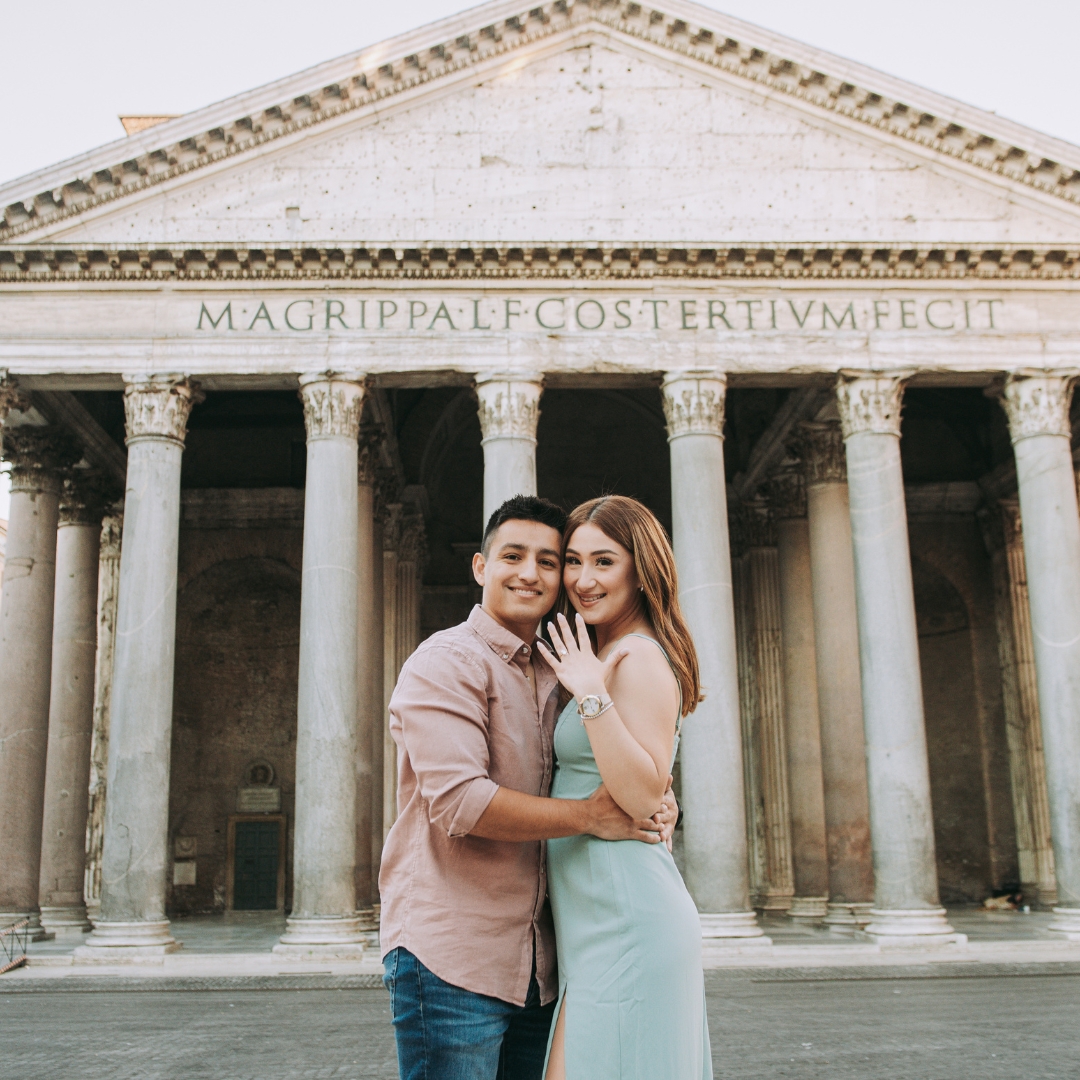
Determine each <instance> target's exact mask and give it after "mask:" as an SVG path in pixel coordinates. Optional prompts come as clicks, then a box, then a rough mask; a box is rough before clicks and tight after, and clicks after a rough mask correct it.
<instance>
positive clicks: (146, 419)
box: [124, 375, 204, 446]
mask: <svg viewBox="0 0 1080 1080" xmlns="http://www.w3.org/2000/svg"><path fill="white" fill-rule="evenodd" d="M203 396H204V395H203V393H202V391H201V390H199V389H198V387H197V386H195V384H194V383H192V382H190V381H189V380H188V379H186V378H184V377H183V376H181V375H138V376H135V377H133V378H131V379H128V380H127V381H126V385H125V387H124V415H125V417H126V418H127V440H126V441H127V444H128V445H129V446H130V445H131V444H132V443H133V442H138V441H139V440H142V439H161V440H164V441H166V442H174V443H177V444H179V445H180V446H183V445H184V436H185V435H186V434H187V422H188V417H189V416H190V415H191V407H192V405H196V404H198V402H200V401H202V400H203Z"/></svg>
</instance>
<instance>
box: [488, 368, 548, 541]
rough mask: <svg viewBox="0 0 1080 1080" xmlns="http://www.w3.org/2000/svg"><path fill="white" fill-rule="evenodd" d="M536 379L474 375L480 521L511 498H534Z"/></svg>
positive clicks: (537, 412)
mask: <svg viewBox="0 0 1080 1080" xmlns="http://www.w3.org/2000/svg"><path fill="white" fill-rule="evenodd" d="M543 389H544V379H543V376H542V375H533V374H524V373H519V374H505V373H485V374H482V375H478V376H477V377H476V396H477V398H478V399H479V406H480V430H481V432H482V433H483V447H484V521H483V525H482V526H481V527H483V526H486V525H487V522H488V518H490V517H491V515H492V514H493V513H494V511H495V510H496V509H497V508H498V507H499V506H501V505H502V504H503V503H504V502H505V501H506V500H507V499H509V498H510V497H511V496H512V495H535V494H536V424H537V421H538V420H539V419H540V394H541V393H542V391H543Z"/></svg>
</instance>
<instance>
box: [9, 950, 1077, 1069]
mask: <svg viewBox="0 0 1080 1080" xmlns="http://www.w3.org/2000/svg"><path fill="white" fill-rule="evenodd" d="M707 978H708V992H709V1022H710V1027H711V1030H712V1037H713V1056H714V1063H715V1071H716V1077H717V1080H736V1078H737V1080H744V1078H745V1080H751V1078H752V1080H788V1078H794V1080H1006V1078H1008V1080H1016V1078H1018V1077H1024V1078H1026V1080H1074V1078H1075V1077H1076V1076H1077V1075H1078V1074H1080V1064H1078V1062H1080V1021H1078V1016H1080V965H1076V964H1060V965H1039V967H1038V968H1037V969H1036V968H1034V967H1031V966H1028V967H1023V968H1020V967H1011V968H1008V969H1005V968H1002V969H987V970H979V969H978V967H977V966H976V965H958V966H953V967H952V970H951V972H949V973H944V972H940V971H934V970H929V969H904V970H900V969H896V968H892V969H884V970H882V969H878V970H876V971H871V970H867V969H861V970H855V969H842V970H837V969H829V970H817V971H814V970H782V971H760V970H759V971H747V970H743V971H728V972H723V973H710V974H709V975H708V977H707ZM94 982H95V981H94V980H84V979H79V980H64V988H63V989H62V988H60V987H59V986H57V985H55V983H54V984H53V985H51V986H47V985H37V986H30V985H27V984H23V986H22V987H21V988H19V989H18V990H16V988H15V987H14V986H11V984H9V985H8V986H5V985H4V984H3V982H0V1031H3V1032H4V1038H3V1039H2V1041H0V1055H2V1057H0V1074H2V1075H3V1076H5V1077H12V1078H18V1080H67V1078H69V1077H71V1078H76V1077H77V1078H79V1080H106V1078H108V1080H300V1078H305V1080H306V1078H316V1077H320V1078H321V1077H334V1078H339V1080H362V1078H363V1080H367V1078H379V1080H392V1078H395V1077H396V1076H397V1070H396V1068H395V1064H394V1046H393V1036H392V1034H391V1030H390V1025H389V1016H388V1008H387V1005H388V1001H387V997H386V994H385V993H384V992H383V991H382V990H381V989H377V988H375V987H372V986H371V985H370V979H365V980H358V979H355V978H354V979H352V980H349V979H341V978H334V977H330V978H319V979H312V980H309V981H307V982H305V980H304V979H303V978H302V977H293V978H291V979H288V980H231V981H229V983H224V982H221V981H218V982H217V985H218V986H219V988H218V989H207V988H206V987H207V986H208V985H211V984H210V983H208V982H207V981H205V980H191V981H188V982H186V983H185V982H184V981H182V980H169V982H168V985H169V987H171V988H170V989H163V988H162V989H147V988H146V987H147V981H146V980H144V979H132V980H124V981H123V982H121V983H119V984H111V985H122V986H124V989H122V990H115V989H111V990H101V989H88V988H87V987H89V986H93V985H94ZM365 982H366V983H368V985H367V986H365V985H364V983H365ZM256 984H259V985H260V986H262V987H263V988H255V986H256ZM97 985H100V982H98V983H97ZM153 985H155V986H162V985H163V984H162V983H161V981H160V980H157V981H156V982H155V983H154V984H153ZM309 985H310V986H311V987H312V988H310V989H301V988H298V987H304V986H309ZM180 986H186V987H190V988H186V989H181V988H179V987H180ZM270 986H275V987H278V988H277V989H270V988H269V987H270ZM240 987H244V988H240ZM316 987H318V988H316ZM334 987H337V988H334ZM642 1080H653V1078H642Z"/></svg>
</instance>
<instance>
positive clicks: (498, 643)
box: [468, 604, 543, 664]
mask: <svg viewBox="0 0 1080 1080" xmlns="http://www.w3.org/2000/svg"><path fill="white" fill-rule="evenodd" d="M468 624H469V626H470V627H471V628H472V630H473V631H474V632H475V633H476V634H478V635H479V636H480V638H481V639H482V640H483V642H484V643H485V644H486V645H487V646H488V648H489V649H491V651H492V652H493V653H495V655H496V656H498V658H499V659H500V660H505V661H506V662H507V663H517V664H526V663H528V661H529V658H530V657H531V656H532V654H533V652H534V648H535V642H534V643H532V644H528V645H527V644H526V643H525V642H524V641H522V640H521V638H519V637H518V636H517V634H512V633H510V631H509V630H507V629H506V627H505V626H503V625H502V624H501V623H498V622H496V621H495V620H494V619H493V618H492V617H491V616H490V615H489V614H488V613H487V612H486V611H485V610H484V609H483V608H482V607H481V606H480V605H479V604H477V605H476V606H475V607H474V608H473V609H472V612H471V613H470V614H469V618H468ZM541 659H543V658H542V657H541Z"/></svg>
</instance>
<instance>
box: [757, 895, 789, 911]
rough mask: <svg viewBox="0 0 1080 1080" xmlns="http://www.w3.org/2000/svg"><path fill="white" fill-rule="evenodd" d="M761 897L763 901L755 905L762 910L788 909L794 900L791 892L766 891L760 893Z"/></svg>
mask: <svg viewBox="0 0 1080 1080" xmlns="http://www.w3.org/2000/svg"><path fill="white" fill-rule="evenodd" d="M759 899H760V901H761V903H760V904H756V905H755V907H758V908H760V909H761V910H762V911H787V910H788V909H789V908H790V907H791V905H792V903H793V902H794V898H793V896H792V894H791V893H765V894H764V895H760V896H759Z"/></svg>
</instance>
